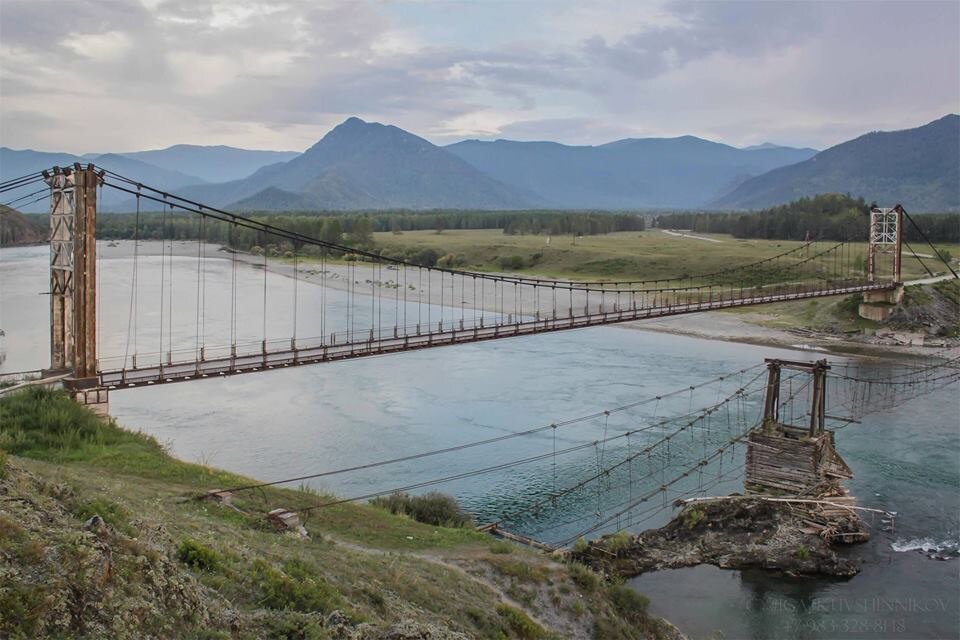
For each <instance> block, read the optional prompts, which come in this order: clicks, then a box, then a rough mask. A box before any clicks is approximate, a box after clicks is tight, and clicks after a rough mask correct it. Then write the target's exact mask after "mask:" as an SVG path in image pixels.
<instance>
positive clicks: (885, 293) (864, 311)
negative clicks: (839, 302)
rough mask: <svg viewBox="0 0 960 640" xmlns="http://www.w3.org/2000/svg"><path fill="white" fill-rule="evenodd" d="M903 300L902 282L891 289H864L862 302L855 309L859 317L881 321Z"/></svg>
mask: <svg viewBox="0 0 960 640" xmlns="http://www.w3.org/2000/svg"><path fill="white" fill-rule="evenodd" d="M901 302H903V284H902V283H900V284H897V285H896V286H895V287H894V288H892V289H883V290H880V291H864V292H863V302H861V303H860V307H859V308H858V309H857V313H859V314H860V317H861V318H866V319H867V320H874V321H876V322H883V321H884V320H886V319H887V318H889V317H890V316H891V315H893V312H894V311H896V310H897V306H898V305H899V304H900V303H901Z"/></svg>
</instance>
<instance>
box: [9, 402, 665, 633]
mask: <svg viewBox="0 0 960 640" xmlns="http://www.w3.org/2000/svg"><path fill="white" fill-rule="evenodd" d="M0 413H2V415H3V417H4V419H3V421H2V423H0V637H4V638H7V637H9V638H86V637H90V638H100V637H111V638H357V639H363V638H391V639H394V640H399V639H404V638H408V639H414V638H433V639H445V638H449V639H453V638H526V639H531V638H581V637H595V638H612V639H616V638H675V637H677V636H676V634H675V631H674V630H673V629H672V628H671V627H670V626H669V625H667V624H666V623H663V622H662V621H659V620H656V619H654V618H650V617H649V616H647V614H646V610H645V606H646V603H645V599H643V598H642V596H639V595H638V594H636V593H634V592H632V591H630V590H629V589H627V588H626V587H623V586H617V585H606V584H604V583H603V582H602V581H601V580H600V578H599V576H597V575H596V574H594V573H592V572H590V571H588V570H586V569H585V568H583V567H581V566H578V565H567V564H561V563H559V562H556V561H554V560H552V559H550V558H548V557H546V556H544V555H542V554H539V553H534V552H531V551H528V550H526V549H522V548H519V547H515V546H512V545H507V544H505V543H503V542H493V541H492V539H491V538H489V537H487V536H485V535H484V534H480V533H477V532H475V531H473V530H472V529H469V528H448V527H443V526H436V525H427V524H421V523H419V522H415V521H414V520H412V519H410V518H407V517H401V516H395V515H391V514H390V513H389V512H388V511H385V510H382V509H379V508H377V507H374V506H371V505H365V504H356V505H354V504H345V505H339V506H336V507H330V508H325V509H322V510H320V511H315V512H313V513H312V514H311V516H310V517H309V519H308V520H307V521H306V527H307V529H308V530H309V532H310V537H309V538H308V539H305V540H304V539H300V538H299V537H298V536H295V535H293V534H280V533H278V532H277V531H276V530H274V529H273V528H272V527H271V526H270V525H269V524H268V523H267V521H266V518H265V517H264V515H265V513H266V512H267V511H268V510H269V509H272V508H274V507H281V506H282V507H286V508H289V509H295V510H296V509H302V508H304V507H309V506H311V505H315V504H317V503H318V502H319V501H321V500H323V499H324V497H323V496H319V495H316V494H314V493H310V492H305V491H289V490H281V489H273V488H267V489H265V490H263V491H257V492H246V493H236V494H234V499H233V505H234V506H235V507H236V508H234V507H231V506H220V505H217V504H215V503H213V502H209V501H206V500H201V499H197V498H198V496H202V495H203V494H204V493H205V492H206V491H207V490H208V489H210V488H223V487H228V486H235V485H237V484H247V483H249V482H250V480H249V479H245V478H241V477H238V476H235V475H233V474H229V473H226V472H223V471H218V470H216V469H211V468H208V467H203V466H199V465H192V464H186V463H183V462H179V461H177V460H174V459H172V458H170V457H169V456H168V455H167V454H166V453H165V452H164V450H163V449H162V448H161V447H160V446H159V445H158V444H157V442H156V441H154V440H153V439H151V438H149V437H146V436H144V435H141V434H135V433H132V432H129V431H124V430H122V429H120V428H118V427H117V426H115V425H114V424H112V423H109V422H103V421H101V420H100V419H99V418H97V417H95V416H94V415H93V414H92V413H90V412H88V411H87V410H85V409H83V408H81V407H79V406H78V405H75V404H73V403H72V402H71V401H70V400H68V399H67V398H66V396H65V395H64V394H62V393H53V392H49V391H45V390H40V389H34V390H31V391H27V392H21V393H18V394H15V395H12V396H8V397H5V398H3V399H2V400H0ZM4 449H5V450H7V451H8V452H9V453H12V454H15V455H9V454H8V453H3V450H4ZM94 516H97V517H96V518H95V517H94Z"/></svg>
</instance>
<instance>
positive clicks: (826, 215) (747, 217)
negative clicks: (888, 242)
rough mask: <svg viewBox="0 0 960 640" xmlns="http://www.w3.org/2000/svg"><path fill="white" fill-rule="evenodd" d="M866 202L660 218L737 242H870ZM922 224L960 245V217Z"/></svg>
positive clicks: (824, 198) (918, 218) (827, 198)
mask: <svg viewBox="0 0 960 640" xmlns="http://www.w3.org/2000/svg"><path fill="white" fill-rule="evenodd" d="M875 206H876V203H870V204H868V203H867V202H866V201H865V200H864V199H863V198H852V197H850V196H848V195H841V194H824V195H818V196H813V197H808V198H800V199H799V200H796V201H794V202H791V203H789V204H784V205H780V206H777V207H772V208H770V209H765V210H762V211H756V212H751V213H702V212H701V213H671V214H665V215H660V216H657V217H656V218H655V224H656V226H657V227H660V228H665V229H691V230H692V231H694V232H699V233H729V234H731V235H732V236H734V237H736V238H763V239H769V240H805V239H807V238H809V239H811V240H836V241H860V242H862V241H866V240H867V234H868V227H869V222H870V209H871V208H873V207H875ZM911 217H912V218H913V220H914V221H915V222H916V223H917V226H918V227H920V229H922V230H923V232H924V233H925V234H926V235H927V237H928V238H930V240H932V241H933V242H944V243H958V242H960V214H955V213H953V214H949V213H944V214H936V213H927V214H913V215H911ZM903 236H904V238H905V239H906V240H907V242H910V243H921V242H923V237H922V235H921V234H920V232H919V231H918V230H917V229H916V228H915V227H914V226H913V225H912V224H911V223H910V222H909V221H906V220H905V221H904V225H903Z"/></svg>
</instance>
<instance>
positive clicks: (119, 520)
mask: <svg viewBox="0 0 960 640" xmlns="http://www.w3.org/2000/svg"><path fill="white" fill-rule="evenodd" d="M73 514H74V515H75V516H77V517H78V518H80V519H81V520H87V519H88V518H91V517H93V516H94V515H98V516H100V517H101V518H103V521H104V522H106V523H107V524H109V525H110V526H111V527H113V528H115V529H120V528H123V527H124V526H125V525H126V520H127V518H128V517H129V513H127V510H126V509H124V508H123V507H121V506H120V505H118V504H117V503H115V502H110V501H109V500H104V499H103V498H96V499H95V500H88V501H87V502H83V503H80V504H78V505H76V506H75V507H74V508H73Z"/></svg>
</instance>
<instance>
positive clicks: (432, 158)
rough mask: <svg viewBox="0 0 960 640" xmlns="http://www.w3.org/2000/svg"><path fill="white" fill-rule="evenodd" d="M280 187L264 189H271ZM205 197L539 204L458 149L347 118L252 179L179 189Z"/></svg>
mask: <svg viewBox="0 0 960 640" xmlns="http://www.w3.org/2000/svg"><path fill="white" fill-rule="evenodd" d="M271 187H272V188H274V189H277V190H280V192H283V193H280V192H278V191H265V190H267V189H269V188H271ZM180 192H181V193H182V194H183V195H186V196H188V197H191V198H195V199H197V200H200V201H202V202H205V203H208V204H211V205H214V206H224V205H233V204H234V203H238V204H240V205H241V206H243V207H245V208H258V209H262V210H279V209H282V208H283V207H282V204H283V203H284V202H289V201H291V199H290V196H289V195H288V194H300V195H301V196H302V199H301V200H299V202H301V203H314V206H313V207H312V208H325V209H364V208H370V207H378V208H410V209H424V208H441V207H449V208H464V209H509V208H520V207H530V206H535V205H537V204H539V203H538V202H537V200H536V199H534V198H529V197H526V196H525V195H523V194H521V193H520V192H518V191H517V190H516V189H513V188H511V187H508V186H507V185H504V184H502V183H501V182H498V181H497V180H495V179H493V178H491V177H489V176H487V175H484V174H483V173H482V172H480V171H478V170H477V169H475V168H474V167H472V166H470V165H469V164H467V163H466V162H464V161H463V160H461V159H460V158H458V157H457V156H455V155H454V154H452V153H450V152H449V151H446V150H445V149H442V148H440V147H437V146H435V145H433V144H431V143H429V142H427V141H426V140H424V139H423V138H420V137H418V136H415V135H413V134H411V133H408V132H406V131H404V130H402V129H399V128H397V127H394V126H389V125H382V124H379V123H375V122H364V121H363V120H360V119H359V118H349V119H348V120H346V121H344V122H343V123H341V124H340V125H338V126H337V127H335V128H334V129H333V130H331V131H330V132H329V133H328V134H327V135H325V136H324V137H323V138H322V139H321V140H320V141H319V142H317V143H316V144H315V145H313V146H312V147H310V148H309V149H307V150H306V151H305V152H304V153H302V154H301V155H299V156H297V157H296V158H293V159H292V160H290V161H288V162H283V163H277V164H273V165H269V166H266V167H263V168H262V169H260V170H258V171H257V172H255V173H254V174H253V175H251V176H250V177H248V178H245V179H243V180H235V181H232V182H227V183H223V184H219V185H209V186H201V187H195V188H191V189H187V190H181V191H180Z"/></svg>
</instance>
